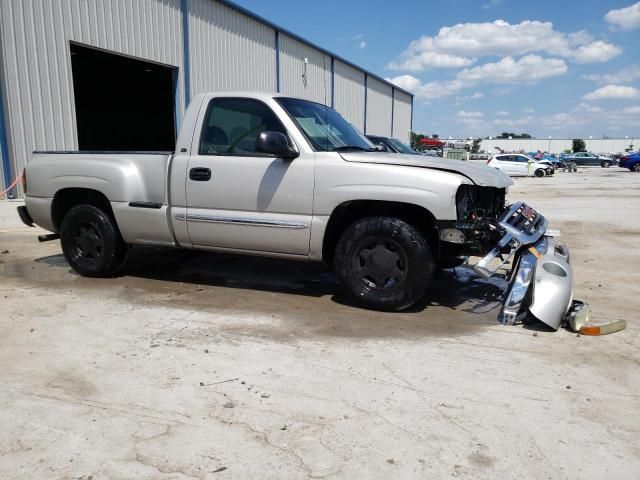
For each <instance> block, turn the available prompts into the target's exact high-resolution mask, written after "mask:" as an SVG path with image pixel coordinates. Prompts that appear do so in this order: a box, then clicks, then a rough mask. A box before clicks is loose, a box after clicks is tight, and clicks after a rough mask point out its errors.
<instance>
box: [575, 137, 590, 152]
mask: <svg viewBox="0 0 640 480" xmlns="http://www.w3.org/2000/svg"><path fill="white" fill-rule="evenodd" d="M586 151H587V145H586V144H585V143H584V140H582V139H581V138H574V139H573V153H576V152H586Z"/></svg>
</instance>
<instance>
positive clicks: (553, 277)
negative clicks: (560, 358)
mask: <svg viewBox="0 0 640 480" xmlns="http://www.w3.org/2000/svg"><path fill="white" fill-rule="evenodd" d="M498 224H499V228H500V229H501V230H502V232H504V233H503V236H502V238H501V239H500V241H499V242H498V244H497V245H496V247H495V248H494V249H493V250H492V251H491V252H489V254H488V255H486V256H485V257H484V258H482V259H481V260H480V261H479V262H478V263H477V264H476V266H475V267H474V269H475V271H476V272H478V273H479V274H480V275H482V276H484V277H490V276H492V275H494V274H495V273H496V272H497V270H498V269H499V268H501V267H502V266H503V265H505V264H506V263H507V262H508V261H509V260H511V259H513V268H512V270H511V273H510V277H509V286H508V288H507V291H506V293H505V301H504V304H503V307H502V311H501V315H500V317H501V318H500V320H501V322H502V323H504V324H507V325H513V324H514V323H515V322H516V321H517V320H519V319H522V318H524V317H525V316H526V315H527V314H530V315H532V316H533V317H535V318H537V319H538V320H540V321H541V322H543V323H544V324H546V325H548V326H549V327H551V328H553V329H554V330H557V329H558V328H560V326H561V325H562V323H563V321H564V320H565V317H566V316H567V314H568V312H569V309H570V308H571V304H572V300H573V270H572V268H571V264H570V262H569V249H568V247H567V246H566V245H563V244H560V243H558V242H556V240H555V239H554V238H553V237H551V236H547V226H548V222H547V220H546V219H545V218H544V217H543V216H542V215H540V214H539V213H538V212H536V211H535V210H533V209H532V208H530V207H528V206H527V205H525V204H524V203H521V202H520V203H517V204H514V205H512V206H511V207H510V208H509V209H508V210H507V211H506V212H505V214H504V215H503V216H502V217H501V218H500V220H499V222H498ZM507 252H508V256H507V258H502V255H503V254H505V253H507ZM497 258H500V259H501V261H500V263H499V264H498V265H497V266H496V265H495V263H496V262H497Z"/></svg>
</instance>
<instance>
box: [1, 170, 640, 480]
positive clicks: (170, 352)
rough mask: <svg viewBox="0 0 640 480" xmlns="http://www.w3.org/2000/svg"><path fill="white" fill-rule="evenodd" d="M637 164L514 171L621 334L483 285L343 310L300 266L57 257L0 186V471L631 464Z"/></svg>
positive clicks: (291, 472)
mask: <svg viewBox="0 0 640 480" xmlns="http://www.w3.org/2000/svg"><path fill="white" fill-rule="evenodd" d="M638 181H640V176H638V175H635V174H632V173H630V172H627V171H622V170H619V169H616V168H611V169H608V170H606V171H605V170H601V169H599V168H593V169H583V170H582V171H581V172H579V173H578V174H563V173H559V174H557V175H556V176H555V177H554V178H543V179H538V178H531V179H518V180H516V185H515V186H514V187H513V188H512V190H511V192H510V195H509V197H510V199H511V200H515V199H524V200H526V201H528V202H529V203H530V204H531V205H533V206H534V207H536V208H538V209H539V210H541V211H542V212H543V213H544V214H545V215H546V216H547V217H548V218H549V219H550V220H551V222H552V227H553V228H559V229H560V230H561V231H562V234H563V240H564V241H565V242H567V243H568V244H569V245H570V246H571V249H572V255H573V264H574V268H575V276H576V297H577V298H580V299H584V300H587V301H589V302H590V303H591V304H592V307H593V315H594V317H596V318H603V319H610V318H611V319H617V318H624V319H626V320H627V322H628V328H627V330H625V331H623V332H619V333H616V334H613V335H610V336H604V337H593V338H592V337H578V336H576V334H572V333H570V332H568V331H566V330H560V331H558V332H548V331H544V330H536V329H532V328H531V327H523V326H514V327H503V326H501V325H499V324H498V323H497V322H496V317H497V313H498V307H499V295H500V288H501V287H502V286H503V284H502V283H501V281H500V280H493V281H491V282H486V281H482V280H479V279H478V278H477V277H476V276H475V275H473V274H471V273H469V272H468V271H467V270H465V269H458V270H457V272H455V273H454V272H453V271H446V272H442V273H440V274H439V275H438V277H437V278H436V280H435V282H434V286H433V288H432V291H431V292H430V294H429V296H428V298H427V299H426V300H425V302H424V303H423V304H422V305H419V306H418V307H416V308H414V309H413V310H412V311H410V312H406V313H400V314H387V313H378V312H369V311H365V310H361V309H357V308H353V307H351V306H349V305H346V304H345V303H344V302H343V301H342V300H341V298H340V296H339V295H338V294H337V289H336V285H335V280H334V278H333V276H332V275H331V273H330V272H329V271H327V270H326V269H325V268H324V267H322V266H320V265H307V264H300V263H293V262H284V261H279V260H268V259H257V258H247V257H234V256H230V255H216V254H210V253H206V254H198V253H193V252H185V251H177V250H176V251H172V250H161V249H134V251H132V255H131V258H130V261H129V264H128V266H127V270H126V272H125V273H124V274H123V275H122V276H120V277H118V278H114V279H89V278H82V277H79V276H78V275H76V274H75V273H73V272H71V271H70V270H69V267H68V266H67V264H66V262H65V261H64V258H63V257H62V256H61V251H60V246H59V243H58V242H47V243H42V244H39V243H38V242H37V240H36V236H37V234H38V233H42V231H41V230H38V229H29V228H27V227H25V226H23V225H22V224H20V223H19V220H18V218H17V215H16V214H15V207H16V206H17V205H18V204H19V203H17V202H11V201H4V202H0V251H8V253H0V262H1V263H0V329H1V332H2V339H1V340H0V364H1V365H2V367H3V369H2V370H3V371H2V376H1V378H0V425H2V427H1V431H2V434H1V435H0V477H2V478H12V479H14V478H56V479H58V478H60V479H77V478H80V479H84V480H88V479H89V478H92V479H94V480H97V479H123V478H127V479H137V478H140V479H162V480H168V479H188V478H194V479H208V478H213V479H218V478H220V479H226V478H237V479H251V478H260V479H265V478H278V479H281V478H295V479H298V478H345V479H352V478H373V479H375V478H385V479H386V478H442V477H450V476H453V477H462V478H474V479H477V478H486V479H494V478H535V479H539V478H550V479H556V478H558V479H562V478H568V479H585V478H588V479H600V478H602V479H605V478H606V479H609V478H617V479H632V478H638V474H639V472H640V398H639V397H640V393H639V392H640V388H639V387H640V370H639V369H638V366H639V364H640V361H639V360H640V353H639V350H638V345H639V341H638V329H639V327H638V322H637V321H636V316H637V312H638V311H640V295H638V293H640V290H638V287H637V285H639V284H640V273H639V270H638V266H639V265H640V253H639V251H640V250H639V249H638V248H637V245H638V239H640V190H639V189H638Z"/></svg>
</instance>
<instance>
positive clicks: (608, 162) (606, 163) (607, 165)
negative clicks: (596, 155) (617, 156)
mask: <svg viewBox="0 0 640 480" xmlns="http://www.w3.org/2000/svg"><path fill="white" fill-rule="evenodd" d="M601 166H602V168H609V167H610V166H611V162H610V161H609V160H605V161H603V162H602V165H601Z"/></svg>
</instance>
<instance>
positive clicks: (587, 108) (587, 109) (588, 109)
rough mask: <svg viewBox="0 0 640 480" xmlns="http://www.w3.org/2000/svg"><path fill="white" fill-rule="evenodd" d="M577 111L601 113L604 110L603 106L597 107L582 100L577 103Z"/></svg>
mask: <svg viewBox="0 0 640 480" xmlns="http://www.w3.org/2000/svg"><path fill="white" fill-rule="evenodd" d="M575 111H576V112H589V113H600V112H602V111H603V110H602V107H595V106H593V105H589V104H588V103H586V102H580V103H579V104H578V105H576V108H575Z"/></svg>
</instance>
